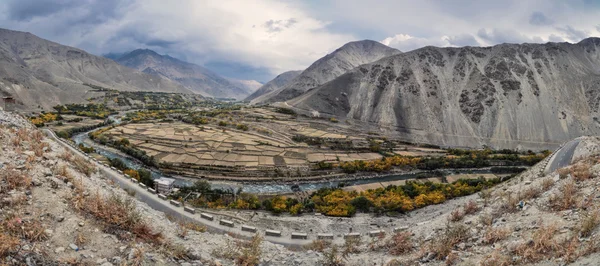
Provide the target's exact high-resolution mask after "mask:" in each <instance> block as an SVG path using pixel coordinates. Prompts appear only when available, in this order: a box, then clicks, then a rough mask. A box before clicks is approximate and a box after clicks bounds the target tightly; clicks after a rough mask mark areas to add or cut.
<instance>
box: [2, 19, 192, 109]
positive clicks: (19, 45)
mask: <svg viewBox="0 0 600 266" xmlns="http://www.w3.org/2000/svg"><path fill="white" fill-rule="evenodd" d="M83 83H89V84H93V85H98V86H102V87H106V88H112V89H117V90H129V91H163V92H184V93H191V91H189V90H188V89H186V88H184V87H183V86H181V85H179V84H177V83H175V82H172V81H170V80H168V79H165V78H160V77H156V76H152V75H148V74H144V73H141V72H139V71H136V70H133V69H130V68H127V67H124V66H121V65H119V64H117V63H115V62H114V61H112V60H110V59H106V58H103V57H99V56H94V55H91V54H88V53H86V52H85V51H83V50H80V49H77V48H73V47H68V46H64V45H60V44H57V43H54V42H51V41H48V40H44V39H41V38H39V37H37V36H35V35H33V34H30V33H25V32H18V31H11V30H6V29H0V95H2V96H9V95H10V96H13V97H15V98H16V99H17V101H18V103H19V106H18V107H19V108H23V109H31V108H36V107H37V106H38V105H39V106H41V107H42V108H46V109H48V108H50V107H52V106H54V105H57V104H60V103H66V102H82V101H84V100H85V99H86V98H88V97H90V96H92V95H91V94H89V93H88V91H89V90H90V88H89V87H87V86H84V85H83Z"/></svg>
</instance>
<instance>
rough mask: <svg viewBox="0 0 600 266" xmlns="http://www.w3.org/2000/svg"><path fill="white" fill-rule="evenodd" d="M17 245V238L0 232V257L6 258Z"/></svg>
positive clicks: (15, 249) (14, 250)
mask: <svg viewBox="0 0 600 266" xmlns="http://www.w3.org/2000/svg"><path fill="white" fill-rule="evenodd" d="M18 247H19V239H18V238H16V237H14V236H11V235H8V234H5V233H4V232H0V257H2V258H6V257H7V256H8V255H9V254H10V253H11V252H16V251H17V248H18Z"/></svg>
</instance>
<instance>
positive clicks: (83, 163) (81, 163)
mask: <svg viewBox="0 0 600 266" xmlns="http://www.w3.org/2000/svg"><path fill="white" fill-rule="evenodd" d="M71 164H72V165H73V166H74V167H75V169H77V171H79V172H81V173H83V174H85V175H86V176H88V177H89V176H91V175H92V174H93V173H94V172H95V171H96V167H94V165H93V164H91V163H89V162H88V161H87V160H85V159H83V158H82V157H75V158H74V159H73V160H72V161H71Z"/></svg>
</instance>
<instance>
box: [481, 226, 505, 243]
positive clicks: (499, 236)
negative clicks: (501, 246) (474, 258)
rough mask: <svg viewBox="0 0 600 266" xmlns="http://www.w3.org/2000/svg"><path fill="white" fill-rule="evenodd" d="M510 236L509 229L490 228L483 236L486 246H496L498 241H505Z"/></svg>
mask: <svg viewBox="0 0 600 266" xmlns="http://www.w3.org/2000/svg"><path fill="white" fill-rule="evenodd" d="M509 234H510V230H509V229H508V228H499V227H496V228H488V229H487V230H486V231H485V233H484V234H483V243H485V244H488V245H490V244H494V243H496V242H498V241H501V240H504V239H506V238H507V237H508V235H509Z"/></svg>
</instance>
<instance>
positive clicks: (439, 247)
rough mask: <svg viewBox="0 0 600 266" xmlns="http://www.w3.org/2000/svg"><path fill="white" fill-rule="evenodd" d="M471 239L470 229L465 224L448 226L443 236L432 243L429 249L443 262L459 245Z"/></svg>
mask: <svg viewBox="0 0 600 266" xmlns="http://www.w3.org/2000/svg"><path fill="white" fill-rule="evenodd" d="M468 238H469V229H468V228H467V227H466V226H465V225H463V224H456V225H454V226H451V225H448V226H447V227H446V230H445V231H444V233H443V234H441V235H439V236H438V237H436V238H435V239H433V240H432V241H431V243H430V244H429V246H428V247H427V249H428V250H429V252H431V253H433V254H435V258H436V259H438V260H442V259H444V258H446V256H448V255H449V254H450V252H452V249H453V248H454V246H456V245H457V244H459V243H461V242H463V241H465V240H467V239H468Z"/></svg>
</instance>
